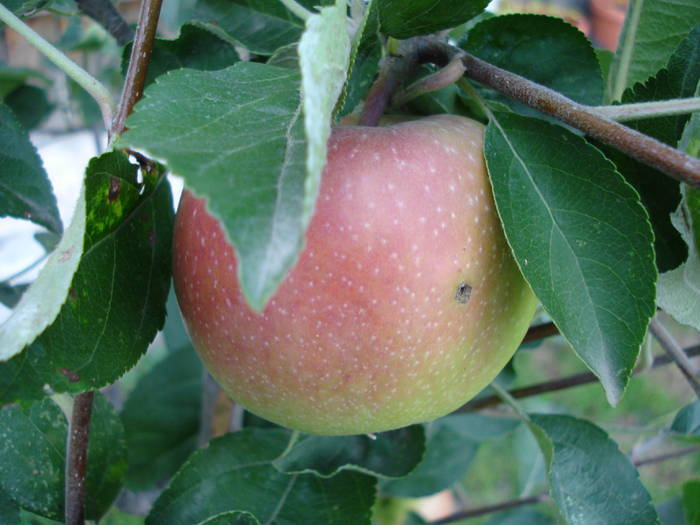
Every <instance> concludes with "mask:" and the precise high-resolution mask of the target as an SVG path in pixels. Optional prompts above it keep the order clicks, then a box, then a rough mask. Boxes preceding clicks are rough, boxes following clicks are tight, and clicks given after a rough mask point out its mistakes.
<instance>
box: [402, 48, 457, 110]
mask: <svg viewBox="0 0 700 525" xmlns="http://www.w3.org/2000/svg"><path fill="white" fill-rule="evenodd" d="M464 71H465V69H464V64H463V63H462V60H461V58H460V57H459V56H455V57H454V58H453V59H452V60H450V62H449V63H448V64H447V65H446V66H445V67H443V68H442V69H440V70H439V71H437V72H435V73H433V74H432V75H428V76H426V77H423V78H421V79H420V80H417V81H416V82H414V83H413V84H411V85H410V86H408V87H407V88H406V89H404V90H402V91H399V92H398V93H397V94H396V95H394V97H392V99H391V105H392V107H401V106H403V105H404V104H406V103H407V102H409V101H411V100H413V99H414V98H416V97H419V96H421V95H424V94H426V93H430V92H431V91H437V90H439V89H442V88H444V87H447V86H449V85H451V84H454V83H455V82H457V81H458V80H459V79H460V78H462V76H463V75H464Z"/></svg>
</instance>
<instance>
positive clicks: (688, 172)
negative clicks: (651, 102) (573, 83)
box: [416, 38, 700, 187]
mask: <svg viewBox="0 0 700 525" xmlns="http://www.w3.org/2000/svg"><path fill="white" fill-rule="evenodd" d="M416 48H417V49H418V50H419V53H418V55H419V60H421V61H422V62H432V63H435V64H437V65H445V64H447V63H448V62H450V61H451V60H452V59H453V58H454V57H455V56H460V57H461V58H462V62H463V63H464V66H465V73H464V76H465V77H468V78H471V79H472V80H476V81H477V82H480V83H481V84H483V85H485V86H487V87H490V88H492V89H495V90H496V91H498V92H500V93H502V94H504V95H506V96H507V97H509V98H511V99H513V100H517V101H518V102H521V103H523V104H525V105H526V106H529V107H531V108H534V109H537V110H538V111H541V112H542V113H545V114H547V115H550V116H553V117H555V118H556V119H557V120H560V121H561V122H564V123H566V124H569V125H570V126H572V127H574V128H576V129H579V130H581V131H583V132H584V133H586V134H587V135H590V136H591V137H593V138H595V139H598V140H600V141H602V142H604V143H606V144H609V145H610V146H613V147H614V148H617V149H619V150H620V151H622V152H623V153H626V154H627V155H630V156H632V157H634V158H635V159H637V160H639V161H641V162H643V163H644V164H647V165H649V166H652V167H654V168H656V169H658V170H660V171H662V172H663V173H665V174H666V175H669V176H670V177H673V178H675V179H677V180H680V181H681V182H686V183H688V184H690V185H691V186H694V187H700V159H697V158H695V157H691V156H690V155H687V154H685V153H683V152H682V151H679V150H677V149H674V148H672V147H670V146H667V145H666V144H664V143H662V142H659V141H658V140H656V139H653V138H651V137H649V136H647V135H644V134H642V133H639V132H638V131H636V130H634V129H631V128H628V127H627V126H624V125H622V124H620V123H618V122H615V121H614V120H611V119H609V118H607V117H605V116H603V115H602V114H600V113H598V112H597V111H596V109H595V108H594V107H590V106H585V105H583V104H579V103H578V102H574V101H573V100H571V99H569V98H567V97H565V96H564V95H562V94H560V93H557V92H556V91H553V90H551V89H549V88H547V87H544V86H541V85H539V84H536V83H535V82H532V81H531V80H528V79H526V78H525V77H521V76H520V75H516V74H514V73H511V72H510V71H506V70H505V69H501V68H499V67H496V66H494V65H492V64H489V63H488V62H485V61H483V60H481V59H479V58H477V57H475V56H473V55H470V54H469V53H465V52H464V51H462V50H461V49H458V48H456V47H453V46H451V45H448V44H446V43H444V42H441V41H439V40H437V39H429V38H424V39H423V40H421V41H420V42H419V43H418V44H416Z"/></svg>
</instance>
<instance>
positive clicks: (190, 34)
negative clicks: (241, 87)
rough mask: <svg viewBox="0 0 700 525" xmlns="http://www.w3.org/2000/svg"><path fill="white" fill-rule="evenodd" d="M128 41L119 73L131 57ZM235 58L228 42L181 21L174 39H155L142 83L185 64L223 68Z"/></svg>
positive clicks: (201, 67)
mask: <svg viewBox="0 0 700 525" xmlns="http://www.w3.org/2000/svg"><path fill="white" fill-rule="evenodd" d="M131 46H132V44H128V45H127V46H126V47H125V48H124V53H123V54H122V74H124V73H126V68H127V67H128V65H129V57H130V56H131ZM238 61H239V57H238V53H237V52H236V49H235V47H234V46H233V44H232V43H231V42H228V41H226V40H223V39H222V38H220V37H219V36H217V35H215V34H214V33H212V32H211V31H208V30H207V29H205V28H204V27H200V26H198V25H196V24H192V23H190V24H185V25H183V26H182V27H181V28H180V35H179V36H178V37H177V38H176V39H174V40H165V39H160V38H158V39H156V40H155V42H154V43H153V53H152V55H151V59H150V60H149V62H148V74H147V76H146V84H145V85H146V86H148V85H149V84H151V83H152V82H153V81H154V80H155V79H156V77H158V76H160V75H162V74H163V73H165V72H167V71H171V70H173V69H181V68H183V67H188V68H192V69H198V70H201V71H211V70H217V69H223V68H225V67H228V66H230V65H232V64H234V63H236V62H238Z"/></svg>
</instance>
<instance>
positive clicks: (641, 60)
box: [608, 0, 700, 100]
mask: <svg viewBox="0 0 700 525" xmlns="http://www.w3.org/2000/svg"><path fill="white" fill-rule="evenodd" d="M698 23H700V3H698V2H697V1H696V0H645V1H643V2H641V1H634V2H631V3H630V10H629V12H628V14H627V16H626V18H625V25H624V26H623V28H622V33H621V34H620V40H619V42H618V45H617V52H616V53H615V59H614V60H613V64H612V68H611V71H610V75H609V78H608V82H609V88H608V91H609V95H610V99H611V100H619V99H620V97H621V96H622V93H623V92H624V91H625V89H627V88H628V87H631V86H633V85H634V84H636V83H637V82H644V81H645V80H646V79H648V78H649V77H650V76H651V75H654V74H656V72H657V71H659V69H661V68H662V67H664V66H665V65H666V62H667V61H668V59H669V57H670V56H671V54H672V53H673V52H674V50H675V49H676V47H677V46H678V44H679V43H680V42H681V40H683V39H684V38H685V37H686V36H687V35H688V32H689V31H690V30H691V29H692V28H693V27H694V26H695V25H696V24H698Z"/></svg>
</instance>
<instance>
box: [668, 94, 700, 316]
mask: <svg viewBox="0 0 700 525" xmlns="http://www.w3.org/2000/svg"><path fill="white" fill-rule="evenodd" d="M695 94H696V96H697V95H700V83H698V87H697V89H696V91H695ZM681 147H682V148H683V149H684V150H685V151H686V152H687V153H689V154H690V155H693V156H698V155H700V112H695V113H694V114H693V116H692V117H691V118H690V121H689V122H688V124H687V125H686V128H685V130H684V132H683V137H682V139H681ZM682 193H683V198H682V201H681V204H680V206H679V207H678V209H677V210H676V212H675V213H674V214H673V215H672V217H671V222H672V223H673V225H674V227H675V228H676V229H677V230H678V231H679V232H680V234H681V237H682V238H683V240H684V241H685V243H686V244H687V246H688V260H687V261H686V262H685V263H683V264H682V265H680V266H679V267H678V268H676V269H674V270H671V271H669V272H666V273H663V274H661V276H660V277H659V288H658V295H659V297H658V304H659V306H660V307H661V308H662V309H663V310H665V311H666V312H667V313H669V314H670V315H671V316H672V317H673V318H674V319H675V320H676V321H678V322H680V323H683V324H686V325H688V326H692V327H694V328H695V329H700V190H698V189H697V188H691V187H689V186H683V188H682Z"/></svg>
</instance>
